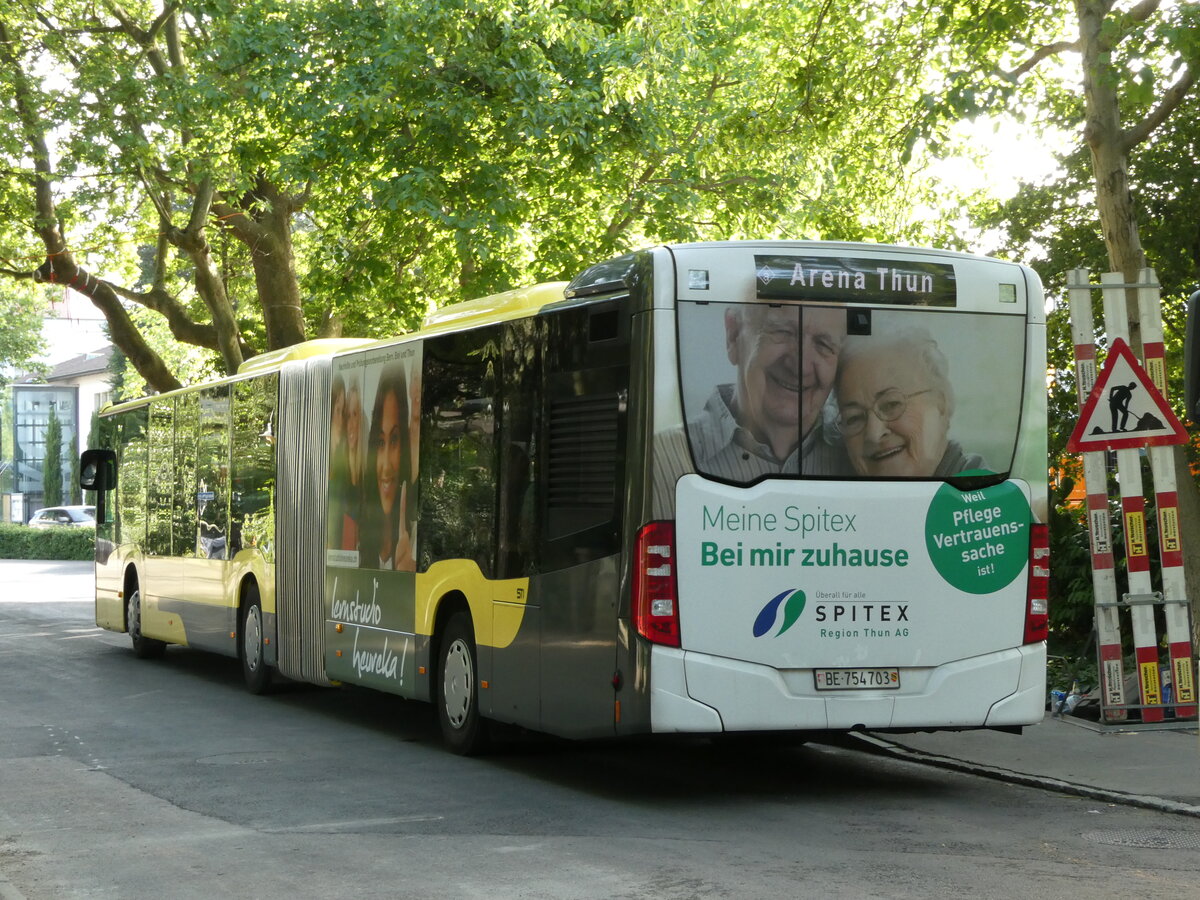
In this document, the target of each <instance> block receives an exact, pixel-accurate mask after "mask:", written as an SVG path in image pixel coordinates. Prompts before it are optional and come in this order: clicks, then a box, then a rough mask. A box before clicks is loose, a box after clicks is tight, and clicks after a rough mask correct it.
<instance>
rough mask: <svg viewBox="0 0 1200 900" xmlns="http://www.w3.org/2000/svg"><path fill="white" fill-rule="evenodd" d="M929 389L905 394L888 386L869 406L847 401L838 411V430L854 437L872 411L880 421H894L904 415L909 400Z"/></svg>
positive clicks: (925, 392)
mask: <svg viewBox="0 0 1200 900" xmlns="http://www.w3.org/2000/svg"><path fill="white" fill-rule="evenodd" d="M931 390H932V388H926V389H925V390H923V391H913V392H912V393H911V394H906V393H904V392H903V391H901V390H900V389H899V388H888V389H887V390H886V391H884V392H883V393H882V394H880V395H879V396H878V397H876V398H875V402H874V403H873V404H872V405H871V406H870V407H865V406H860V405H859V404H857V403H848V404H847V405H846V406H844V407H842V409H841V411H840V412H839V413H838V417H837V426H838V430H839V431H841V433H842V434H843V435H844V436H845V437H854V435H856V434H858V433H859V432H861V431H862V430H863V429H864V428H866V427H867V414H868V413H873V414H874V415H875V418H877V419H878V420H879V421H880V422H894V421H895V420H896V419H898V418H900V417H901V416H902V415H904V411H905V410H906V409H908V401H909V400H911V399H912V398H913V397H917V396H920V395H921V394H928V393H929V392H930V391H931Z"/></svg>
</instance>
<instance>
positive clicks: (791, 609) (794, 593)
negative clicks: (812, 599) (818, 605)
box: [754, 588, 805, 638]
mask: <svg viewBox="0 0 1200 900" xmlns="http://www.w3.org/2000/svg"><path fill="white" fill-rule="evenodd" d="M804 600H805V597H804V591H802V590H800V589H798V588H788V589H787V590H786V591H784V592H783V593H782V594H780V595H779V596H777V597H772V598H771V599H770V600H768V601H767V605H766V606H764V607H763V608H762V609H761V610H760V611H759V613H758V618H756V619H755V620H754V636H755V637H756V638H758V637H762V636H763V635H764V634H766V633H767V632H768V631H770V630H771V629H772V628H774V627H775V622H776V621H777V620H778V619H779V608H780V607H781V606H782V607H783V624H782V625H780V626H779V630H778V631H776V632H775V637H779V636H780V635H781V634H783V633H784V632H785V631H787V630H788V629H789V628H791V627H792V626H793V625H795V624H796V620H798V619H799V618H800V614H801V613H802V612H804Z"/></svg>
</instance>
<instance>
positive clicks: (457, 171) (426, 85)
mask: <svg viewBox="0 0 1200 900" xmlns="http://www.w3.org/2000/svg"><path fill="white" fill-rule="evenodd" d="M159 11H160V10H159V7H158V6H156V5H152V4H150V3H148V2H144V0H143V2H135V3H132V4H125V5H124V6H122V7H117V6H110V5H100V6H97V5H96V4H93V3H90V2H86V0H61V2H59V3H57V4H55V5H54V7H53V9H52V10H50V9H49V8H41V5H39V4H35V2H34V0H18V2H16V3H14V4H12V5H11V9H10V11H9V12H7V13H6V14H5V15H6V22H7V25H8V29H9V33H10V35H11V37H12V42H11V46H12V52H13V54H14V55H13V59H14V60H15V64H14V65H13V66H9V67H7V69H8V70H7V71H5V70H3V69H0V96H3V97H5V99H6V102H5V103H4V104H0V124H3V125H4V126H5V128H0V159H2V160H4V161H5V163H6V166H7V167H6V168H5V169H4V171H5V172H7V173H8V174H5V175H0V221H4V222H6V223H9V224H7V225H5V226H2V227H3V228H4V229H6V230H5V231H4V234H5V235H7V236H8V238H10V239H9V240H8V241H7V243H5V244H4V247H5V248H6V249H5V255H6V256H8V257H9V258H10V259H12V260H16V259H18V258H24V259H35V260H36V259H37V257H38V255H39V253H38V248H37V247H36V246H35V245H34V244H32V243H31V241H33V240H34V235H33V233H32V232H31V231H30V230H29V229H28V225H29V223H32V222H33V221H34V220H35V218H36V213H35V212H34V210H33V207H32V191H31V190H30V189H29V187H28V184H29V182H28V180H27V178H26V174H27V172H28V168H27V161H28V158H29V155H30V154H29V149H28V145H27V141H25V140H23V132H22V129H21V128H20V127H19V123H18V122H17V121H16V119H15V108H14V106H13V105H12V104H10V103H8V102H7V100H8V99H9V98H10V97H11V96H13V92H14V90H15V78H16V76H17V74H18V73H19V72H20V71H23V72H24V73H25V75H26V77H27V78H29V80H30V82H31V85H32V89H33V91H34V94H35V95H36V96H35V99H36V101H37V102H36V104H35V105H36V107H37V108H38V109H39V110H40V111H41V114H42V115H43V116H44V121H42V122H41V127H42V129H43V131H44V132H45V133H46V134H51V133H52V134H54V136H55V143H56V159H55V167H56V172H55V178H56V180H55V196H56V198H58V199H57V203H58V209H57V215H58V218H59V219H60V221H61V222H62V225H63V228H64V230H65V233H66V235H67V238H68V241H69V243H70V244H71V246H72V248H73V249H74V250H75V252H76V254H77V255H79V256H80V257H81V260H82V261H83V262H84V263H85V264H86V265H87V266H88V267H89V268H91V269H92V270H93V271H103V272H105V274H106V277H108V278H110V279H111V280H112V281H114V283H116V284H118V285H120V286H124V287H126V288H129V289H131V290H137V291H140V292H150V291H152V290H153V289H161V291H162V294H156V295H155V296H154V298H152V299H153V302H150V299H151V298H147V297H145V296H142V297H140V298H139V299H140V301H141V302H143V303H145V304H146V306H147V307H148V308H153V309H154V310H155V312H153V313H150V314H149V315H151V316H152V317H154V318H161V315H162V310H164V309H166V308H167V306H168V304H167V303H166V301H165V300H164V296H170V297H171V298H173V302H177V303H178V304H179V306H180V310H181V315H183V316H185V317H186V318H187V319H188V320H189V321H190V323H191V324H196V323H198V324H201V325H207V324H209V323H210V322H211V321H215V320H214V319H213V317H212V316H211V315H210V310H209V309H208V308H207V306H206V303H205V302H203V301H202V299H201V295H200V292H199V290H198V288H197V285H198V281H197V267H196V265H195V264H194V261H193V260H192V259H191V258H189V257H188V256H187V255H186V254H183V253H180V254H179V255H177V256H173V255H171V254H170V253H167V252H166V250H167V249H169V248H168V247H167V244H166V243H165V242H163V241H162V240H160V239H161V238H164V237H172V239H174V237H173V236H175V235H176V230H178V229H182V228H183V227H184V225H185V224H186V222H187V220H188V217H189V214H190V213H191V211H192V204H193V203H195V202H196V198H197V197H199V196H201V195H202V193H203V192H202V190H201V188H202V185H203V184H204V183H205V182H206V180H207V181H208V182H209V183H211V185H212V187H213V190H214V198H215V201H214V205H213V207H212V208H211V209H209V210H208V214H207V215H201V216H200V222H201V223H202V224H203V225H204V228H203V234H204V236H205V237H206V239H207V244H208V248H209V251H210V253H211V258H212V261H213V263H214V265H215V267H216V269H217V271H218V272H219V277H220V281H221V283H222V285H223V287H224V290H225V291H226V292H227V294H228V298H229V305H230V308H231V310H232V316H233V319H234V320H235V321H236V326H237V329H238V332H239V335H240V338H241V340H242V341H243V342H244V344H245V345H247V346H248V348H249V349H250V350H262V349H267V337H266V331H265V325H264V308H265V307H266V306H267V305H268V304H269V303H272V302H278V297H279V293H278V292H279V290H281V289H282V288H281V285H282V284H283V282H287V281H291V282H292V283H293V284H294V285H296V286H298V291H299V298H300V301H299V302H300V303H301V306H302V312H303V316H304V321H305V323H306V328H307V331H308V333H309V334H315V333H317V332H319V331H321V330H323V329H324V330H328V331H337V330H339V329H340V330H342V331H344V332H345V333H347V334H357V335H363V336H383V335H388V334H395V333H399V332H403V331H405V330H408V329H411V328H413V327H414V326H415V325H416V324H417V323H418V322H419V321H420V319H421V317H422V316H423V315H424V314H425V313H426V312H427V311H428V309H429V308H430V306H433V305H444V304H446V303H450V302H454V301H456V300H460V299H465V298H469V297H473V296H480V295H484V294H488V293H492V292H495V291H500V290H505V289H508V288H511V287H514V286H517V285H519V284H525V283H529V282H532V281H538V280H547V279H557V278H566V277H570V276H571V275H573V274H575V273H577V272H578V271H579V270H581V269H582V268H583V267H584V266H586V265H587V264H589V263H591V262H594V261H596V260H598V259H601V258H604V257H606V256H609V255H614V254H617V253H621V252H624V251H626V250H629V249H631V248H634V247H637V246H642V245H646V244H650V243H655V242H659V241H686V240H694V239H708V238H736V237H751V236H757V237H772V236H790V237H827V238H837V239H846V240H885V241H899V242H926V243H928V242H931V241H933V240H934V239H941V238H946V239H953V237H954V236H953V235H952V233H951V231H950V229H948V228H945V227H944V226H942V225H941V224H940V223H937V222H931V221H928V218H929V217H928V215H927V213H926V210H928V209H929V203H928V201H929V200H930V199H931V194H932V192H933V187H932V186H928V185H922V184H920V183H918V182H914V181H913V180H912V179H910V178H909V177H908V173H909V172H910V171H911V166H910V162H911V163H912V165H917V164H918V163H919V162H920V161H919V160H918V159H916V158H915V157H913V155H912V154H913V152H914V148H915V147H916V143H915V141H916V138H917V137H918V136H919V135H920V134H921V133H922V121H923V117H925V116H926V115H927V114H928V106H929V98H928V96H927V95H926V94H925V93H924V91H923V88H922V85H924V84H926V83H927V82H928V80H929V74H930V71H929V70H930V64H931V61H934V60H935V57H934V55H933V54H934V53H935V49H936V45H937V35H938V34H939V33H940V32H939V28H940V27H941V26H940V25H939V24H938V22H937V21H935V20H934V19H933V18H931V17H930V15H929V14H928V12H927V11H926V10H925V9H924V8H923V6H922V5H921V4H916V5H914V4H909V3H903V2H899V0H869V2H857V3H854V4H851V3H849V2H846V0H834V2H831V3H822V4H810V3H802V2H800V0H790V2H785V3H781V4H753V5H752V4H747V3H745V2H743V0H711V2H705V3H700V2H697V0H618V2H615V3H599V2H596V0H566V2H562V3H555V4H548V3H544V2H540V0H486V2H485V0H434V2H431V3H426V4H394V3H387V2H382V0H367V2H363V3H355V4H346V3H338V2H333V0H312V2H306V3H295V2H286V0H244V2H238V3H234V2H232V0H201V2H196V3H190V4H187V5H186V6H185V7H183V8H180V9H179V11H178V12H177V13H175V14H174V15H173V16H167V17H166V20H165V22H164V25H163V27H162V28H160V29H159V30H157V31H155V32H153V34H154V40H153V41H151V42H150V44H149V45H148V46H140V45H139V43H138V41H139V40H142V41H145V40H147V36H148V35H149V34H151V32H150V31H149V30H148V29H149V25H150V22H151V21H152V20H153V19H154V17H155V16H156V15H158V14H159ZM954 15H955V16H956V17H958V18H959V19H960V20H964V21H967V20H969V19H970V17H969V16H968V15H967V14H966V13H965V12H963V11H961V10H960V11H956V12H955V13H954ZM168 37H177V38H178V48H179V51H180V52H179V55H178V57H174V56H171V55H170V54H169V53H168V46H167V41H168ZM362 48H369V49H368V50H367V51H366V52H364V51H363V50H362ZM176 59H177V60H178V61H179V62H175V61H174V60H176ZM49 71H54V73H55V77H54V78H53V79H51V78H49V77H45V76H44V75H43V74H39V73H47V72H49ZM35 76H36V77H35ZM201 212H204V210H203V209H202V210H201ZM272 216H278V217H281V218H282V219H283V221H284V223H285V227H284V228H283V229H282V231H280V232H278V233H277V235H276V236H277V237H278V235H279V234H285V233H286V235H287V240H288V242H290V244H288V245H286V246H285V245H281V246H279V247H278V248H277V250H273V251H272V252H271V253H270V254H266V255H262V256H259V257H256V258H254V259H252V258H251V253H252V251H253V250H254V248H258V247H261V246H262V244H261V242H259V241H258V239H257V238H254V237H252V236H251V237H248V236H247V235H246V233H245V231H244V230H239V228H240V227H241V225H243V224H245V223H243V222H242V218H245V219H246V220H247V221H248V220H250V219H253V220H255V221H258V222H260V223H261V222H262V221H265V220H267V219H269V218H271V217H272ZM193 221H194V220H193ZM271 260H274V261H275V262H274V264H275V265H276V269H275V274H276V275H277V276H278V277H279V278H280V279H282V281H280V280H276V281H274V282H272V281H270V279H266V278H265V277H264V275H263V272H264V270H265V268H270V266H269V265H268V263H269V262H270V261H271ZM12 268H13V269H18V268H19V267H17V266H13V267H12ZM281 272H282V274H280V273H281ZM126 296H128V294H126ZM183 324H189V323H183ZM137 327H138V329H139V330H141V331H142V333H143V334H151V333H152V332H151V330H150V327H149V326H148V324H147V322H146V321H145V319H144V318H143V319H139V320H138V322H137ZM185 332H186V329H184V328H182V327H179V323H178V322H177V327H176V328H175V329H174V330H173V332H172V334H173V335H174V338H175V339H179V340H183V341H196V340H198V338H196V337H193V336H184V335H185ZM163 333H165V330H164V332H163ZM151 343H152V344H153V345H154V346H155V348H156V349H157V350H158V352H159V353H160V354H163V355H165V354H166V353H167V351H166V350H165V349H164V345H163V343H162V342H161V341H159V340H158V339H157V338H154V337H153V336H152V339H151ZM202 355H203V356H204V357H205V359H204V360H203V361H202V362H201V364H200V365H199V366H197V367H194V368H192V369H190V370H189V369H187V368H185V367H184V364H183V362H181V361H180V360H178V359H175V360H171V361H170V363H169V365H170V366H171V367H172V368H173V369H177V371H178V373H179V377H180V379H181V380H183V381H185V382H186V381H191V380H194V379H195V378H197V377H199V376H200V374H201V373H202V371H203V369H204V368H205V367H213V366H214V365H215V364H214V356H215V355H214V353H213V351H211V350H206V351H203V354H202ZM135 387H136V386H135V385H130V386H128V387H127V388H126V389H125V392H124V394H123V396H130V395H132V394H134V393H138V392H140V391H137V390H134V388H135Z"/></svg>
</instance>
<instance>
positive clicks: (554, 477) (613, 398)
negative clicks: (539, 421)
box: [546, 393, 620, 513]
mask: <svg viewBox="0 0 1200 900" xmlns="http://www.w3.org/2000/svg"><path fill="white" fill-rule="evenodd" d="M619 401H620V398H619V395H618V394H616V393H611V394H600V395H594V396H590V397H568V398H563V399H556V400H552V401H551V403H550V441H549V445H550V453H549V465H548V472H547V475H548V479H547V482H548V493H547V497H546V503H547V506H548V507H549V509H551V510H564V511H566V510H581V511H582V510H590V511H594V512H597V513H599V512H611V511H612V510H613V508H614V505H615V502H616V496H617V469H618V464H619V457H618V447H619V442H618V432H619V426H620V402H619Z"/></svg>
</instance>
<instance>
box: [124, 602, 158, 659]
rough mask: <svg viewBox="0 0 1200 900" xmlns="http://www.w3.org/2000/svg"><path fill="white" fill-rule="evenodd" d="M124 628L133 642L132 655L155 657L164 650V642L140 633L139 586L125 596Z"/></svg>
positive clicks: (140, 657) (140, 603) (146, 657)
mask: <svg viewBox="0 0 1200 900" xmlns="http://www.w3.org/2000/svg"><path fill="white" fill-rule="evenodd" d="M125 629H126V631H128V632H129V640H130V642H131V643H132V644H133V655H134V656H136V657H137V658H138V659H157V658H158V657H160V656H162V655H163V653H164V652H165V651H166V649H167V645H166V643H165V642H163V641H156V640H155V639H154V638H148V637H146V636H145V635H144V634H142V592H141V590H140V589H139V588H134V589H133V590H132V591H130V592H129V594H128V595H127V596H126V598H125Z"/></svg>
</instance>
